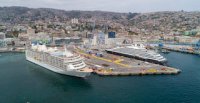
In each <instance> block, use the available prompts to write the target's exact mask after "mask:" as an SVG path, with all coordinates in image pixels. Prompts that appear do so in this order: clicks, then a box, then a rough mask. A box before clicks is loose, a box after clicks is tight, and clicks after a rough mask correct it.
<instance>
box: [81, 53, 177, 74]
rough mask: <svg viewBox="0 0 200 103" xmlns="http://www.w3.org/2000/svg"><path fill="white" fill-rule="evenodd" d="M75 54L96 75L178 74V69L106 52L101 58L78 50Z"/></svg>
mask: <svg viewBox="0 0 200 103" xmlns="http://www.w3.org/2000/svg"><path fill="white" fill-rule="evenodd" d="M77 53H79V54H80V55H82V56H83V57H84V58H85V62H86V63H87V64H88V66H89V67H90V68H92V69H93V70H94V73H96V74H98V75H105V76H109V75H110V76H112V75H115V76H117V75H147V74H178V73H180V70H179V69H175V68H171V67H167V66H162V65H158V64H153V63H149V62H144V61H140V60H136V59H133V58H127V57H122V56H116V55H113V54H108V53H106V52H104V53H103V55H104V56H103V57H97V56H95V55H94V54H87V53H85V52H84V51H80V50H78V51H77Z"/></svg>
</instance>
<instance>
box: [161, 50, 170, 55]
mask: <svg viewBox="0 0 200 103" xmlns="http://www.w3.org/2000/svg"><path fill="white" fill-rule="evenodd" d="M161 52H162V53H165V54H168V53H170V51H169V50H167V49H162V50H161Z"/></svg>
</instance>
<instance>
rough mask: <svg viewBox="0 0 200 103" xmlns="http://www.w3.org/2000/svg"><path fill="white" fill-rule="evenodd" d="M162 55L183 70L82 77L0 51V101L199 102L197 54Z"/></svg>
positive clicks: (199, 84)
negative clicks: (61, 73)
mask: <svg viewBox="0 0 200 103" xmlns="http://www.w3.org/2000/svg"><path fill="white" fill-rule="evenodd" d="M163 56H164V57H166V58H167V59H168V61H169V62H168V65H169V66H172V67H175V68H178V69H181V70H182V72H181V73H180V74H179V75H147V76H125V77H112V76H111V77H101V76H98V75H91V76H90V77H88V78H86V79H82V78H75V77H70V76H65V75H60V74H57V73H54V72H51V71H48V70H47V69H44V68H43V67H40V66H38V65H35V64H33V63H30V62H28V61H26V60H25V55H24V54H23V53H1V54H0V103H200V98H199V97H200V56H196V55H192V54H184V53H177V52H171V53H169V54H163Z"/></svg>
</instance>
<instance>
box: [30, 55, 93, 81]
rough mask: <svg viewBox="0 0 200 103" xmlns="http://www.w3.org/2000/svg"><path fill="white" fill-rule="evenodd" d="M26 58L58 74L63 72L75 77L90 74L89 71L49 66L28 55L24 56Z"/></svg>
mask: <svg viewBox="0 0 200 103" xmlns="http://www.w3.org/2000/svg"><path fill="white" fill-rule="evenodd" d="M26 60H28V61H30V62H32V63H34V64H37V65H39V66H41V67H44V68H46V69H48V70H50V71H53V72H56V73H59V74H63V75H69V76H75V77H82V78H84V77H87V76H89V75H90V74H91V73H90V72H79V71H73V70H72V71H64V70H62V69H60V68H57V67H54V66H51V65H49V64H46V63H43V62H40V61H38V60H35V59H33V58H31V57H28V56H26Z"/></svg>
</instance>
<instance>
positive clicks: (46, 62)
mask: <svg viewBox="0 0 200 103" xmlns="http://www.w3.org/2000/svg"><path fill="white" fill-rule="evenodd" d="M26 60H28V61H30V62H33V63H35V64H37V65H40V66H42V67H44V68H46V69H48V70H51V71H53V72H56V73H60V74H64V75H69V76H76V77H86V76H89V75H90V74H91V72H92V70H91V69H88V68H87V66H86V64H85V63H84V61H83V58H82V57H80V55H78V54H73V53H71V52H70V51H68V50H67V49H66V48H65V50H63V51H61V50H58V49H57V48H56V47H55V48H52V47H46V46H45V45H32V46H31V47H30V48H27V50H26Z"/></svg>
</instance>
